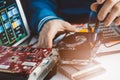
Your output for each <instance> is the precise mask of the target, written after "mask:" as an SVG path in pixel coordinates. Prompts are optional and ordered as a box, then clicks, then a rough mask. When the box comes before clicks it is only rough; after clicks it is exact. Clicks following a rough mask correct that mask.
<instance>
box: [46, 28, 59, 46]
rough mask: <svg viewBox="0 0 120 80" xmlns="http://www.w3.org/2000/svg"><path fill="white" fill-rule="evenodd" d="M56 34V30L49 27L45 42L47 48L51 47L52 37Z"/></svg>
mask: <svg viewBox="0 0 120 80" xmlns="http://www.w3.org/2000/svg"><path fill="white" fill-rule="evenodd" d="M56 34H57V31H54V29H51V30H50V31H49V32H48V34H47V36H46V42H45V43H47V48H52V44H53V39H54V37H55V35H56Z"/></svg>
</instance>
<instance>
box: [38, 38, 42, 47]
mask: <svg viewBox="0 0 120 80" xmlns="http://www.w3.org/2000/svg"><path fill="white" fill-rule="evenodd" d="M42 43H43V40H42V38H40V37H39V39H38V43H37V47H38V48H42Z"/></svg>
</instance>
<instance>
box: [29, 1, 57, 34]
mask: <svg viewBox="0 0 120 80" xmlns="http://www.w3.org/2000/svg"><path fill="white" fill-rule="evenodd" d="M55 1H56V0H27V3H28V4H27V5H28V7H29V8H28V10H29V12H28V14H29V15H30V16H29V21H28V22H29V24H30V27H31V28H32V29H33V30H34V31H36V32H37V34H38V33H39V32H40V30H41V28H42V27H43V25H44V24H45V23H46V22H48V21H49V20H53V19H59V17H57V16H56V14H55V10H56V2H55Z"/></svg>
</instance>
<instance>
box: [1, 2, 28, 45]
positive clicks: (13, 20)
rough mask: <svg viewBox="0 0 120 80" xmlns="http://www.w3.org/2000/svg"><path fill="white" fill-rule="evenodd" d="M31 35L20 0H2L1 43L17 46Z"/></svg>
mask: <svg viewBox="0 0 120 80" xmlns="http://www.w3.org/2000/svg"><path fill="white" fill-rule="evenodd" d="M29 36H30V30H29V28H28V24H27V21H26V18H25V15H24V12H23V9H22V6H21V3H20V0H0V45H5V46H17V45H19V44H20V43H22V42H23V41H25V40H26V39H27V38H28V37H29Z"/></svg>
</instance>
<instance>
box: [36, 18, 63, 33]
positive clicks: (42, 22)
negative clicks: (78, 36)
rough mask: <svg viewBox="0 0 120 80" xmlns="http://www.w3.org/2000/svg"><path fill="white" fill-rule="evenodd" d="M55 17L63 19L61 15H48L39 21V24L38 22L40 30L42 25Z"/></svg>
mask: <svg viewBox="0 0 120 80" xmlns="http://www.w3.org/2000/svg"><path fill="white" fill-rule="evenodd" d="M53 19H61V18H59V17H57V16H47V17H45V18H43V19H42V20H41V21H40V22H39V24H38V32H40V30H41V28H42V26H43V25H44V24H45V23H46V22H48V21H49V20H53Z"/></svg>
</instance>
